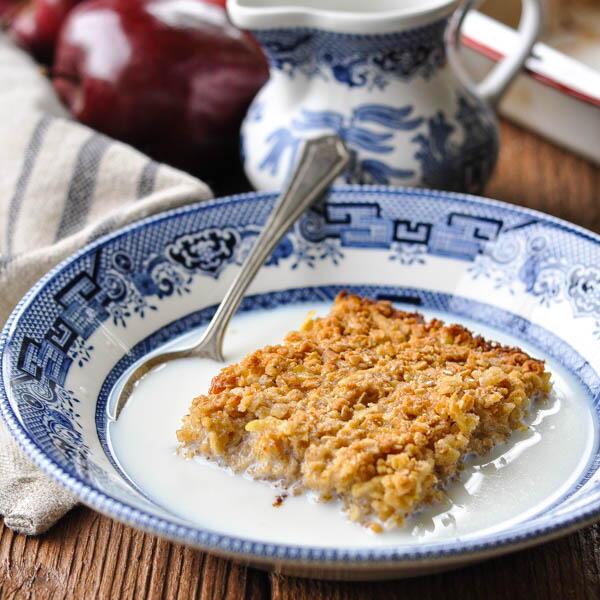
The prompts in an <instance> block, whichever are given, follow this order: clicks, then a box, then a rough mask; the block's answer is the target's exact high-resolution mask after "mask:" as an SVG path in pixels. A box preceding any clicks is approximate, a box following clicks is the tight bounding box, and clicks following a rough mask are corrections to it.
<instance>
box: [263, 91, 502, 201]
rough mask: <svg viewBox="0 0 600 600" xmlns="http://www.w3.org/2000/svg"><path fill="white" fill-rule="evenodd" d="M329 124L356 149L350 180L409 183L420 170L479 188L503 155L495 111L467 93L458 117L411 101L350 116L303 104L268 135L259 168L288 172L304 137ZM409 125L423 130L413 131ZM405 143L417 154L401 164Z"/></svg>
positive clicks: (430, 178) (434, 178)
mask: <svg viewBox="0 0 600 600" xmlns="http://www.w3.org/2000/svg"><path fill="white" fill-rule="evenodd" d="M417 131H418V133H417ZM323 132H335V133H337V134H338V135H339V136H340V137H341V138H342V139H343V140H344V141H345V142H346V145H347V146H348V148H349V149H350V150H351V152H352V163H351V166H350V168H349V169H348V170H347V171H346V172H345V173H344V175H343V179H344V181H345V183H362V184H381V185H391V184H398V183H399V182H404V183H409V182H411V181H412V180H413V179H414V178H415V177H416V176H417V171H418V170H420V178H421V179H422V181H423V183H424V184H425V185H427V186H429V187H444V188H446V189H448V190H453V191H455V190H468V191H478V190H480V189H481V188H482V187H483V185H484V184H485V182H486V181H487V180H488V178H489V177H490V175H491V172H492V170H493V168H494V165H495V163H496V159H497V155H498V138H497V135H496V129H495V121H494V119H493V117H491V116H490V113H489V111H488V110H486V109H485V107H484V106H482V105H481V104H479V103H477V102H474V101H472V100H470V99H468V98H467V96H463V95H461V96H459V97H458V109H457V111H456V114H455V115H454V118H451V119H449V118H448V117H447V116H446V114H445V113H444V112H443V111H438V112H437V113H436V114H435V115H434V116H433V117H424V116H419V115H418V114H416V111H415V107H414V106H411V105H407V106H402V107H398V108H396V107H392V106H386V105H383V104H364V105H360V106H358V107H356V108H354V109H353V110H352V113H351V115H350V116H349V117H348V118H346V117H345V116H344V115H343V114H342V113H340V112H337V111H334V110H323V111H313V110H307V109H302V110H301V111H300V113H299V115H298V116H297V117H296V118H294V119H293V120H292V122H291V124H290V126H289V127H280V128H278V129H276V130H274V131H272V132H271V133H269V134H268V135H267V136H266V147H267V150H266V154H265V156H264V157H263V158H262V160H261V162H260V163H259V165H258V168H259V170H260V171H266V172H267V173H268V174H269V175H271V176H277V175H279V174H281V173H282V172H284V173H285V174H286V175H287V174H288V173H289V171H290V169H291V168H292V166H293V165H294V164H295V162H296V159H297V155H298V150H299V148H300V146H301V143H302V141H303V139H305V138H306V137H309V136H310V135H316V134H318V133H323ZM406 132H415V134H414V135H413V136H412V137H408V138H407V137H406ZM400 144H404V145H405V146H406V148H405V149H411V152H412V154H413V156H412V157H409V158H408V159H407V164H406V165H398V164H395V160H396V159H397V152H396V151H397V148H398V146H399V145H400ZM411 159H412V160H411ZM415 160H416V161H417V164H414V161H415Z"/></svg>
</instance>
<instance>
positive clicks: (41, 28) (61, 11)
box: [10, 0, 81, 63]
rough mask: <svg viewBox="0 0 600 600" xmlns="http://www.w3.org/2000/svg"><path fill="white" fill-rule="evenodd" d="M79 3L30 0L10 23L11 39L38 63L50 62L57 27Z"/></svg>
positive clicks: (61, 0) (57, 0) (57, 30)
mask: <svg viewBox="0 0 600 600" xmlns="http://www.w3.org/2000/svg"><path fill="white" fill-rule="evenodd" d="M79 2H81V0H33V1H32V2H30V3H29V4H28V6H27V7H26V8H25V9H24V10H22V11H21V12H20V13H19V14H18V15H17V17H16V18H15V19H14V21H13V22H12V25H11V27H10V33H11V37H12V38H13V39H14V40H15V41H16V42H17V43H18V44H19V45H20V46H23V48H25V49H27V50H28V51H29V52H30V53H31V54H33V56H35V57H36V58H37V59H38V60H40V61H42V62H45V63H50V62H51V61H52V56H53V54H54V45H55V43H56V38H57V37H58V34H59V32H60V28H61V26H62V24H63V22H64V20H65V19H66V17H67V15H68V14H69V12H70V10H71V9H72V8H73V7H74V6H75V5H76V4H79Z"/></svg>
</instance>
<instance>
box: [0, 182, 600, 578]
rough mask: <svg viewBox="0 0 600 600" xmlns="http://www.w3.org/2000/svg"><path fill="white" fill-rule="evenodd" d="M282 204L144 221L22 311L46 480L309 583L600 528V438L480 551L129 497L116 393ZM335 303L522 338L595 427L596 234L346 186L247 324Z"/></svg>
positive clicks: (80, 261)
mask: <svg viewBox="0 0 600 600" xmlns="http://www.w3.org/2000/svg"><path fill="white" fill-rule="evenodd" d="M273 198H274V195H273V194H267V193H264V194H248V195H243V196H236V197H231V198H225V199H222V200H215V201H212V202H207V203H204V204H200V205H195V206H190V207H188V208H184V209H179V210H175V211H172V212H168V213H165V214H161V215H158V216H156V217H154V218H151V219H148V220H145V221H142V222H140V223H138V224H135V225H132V226H130V227H128V228H126V229H123V230H121V231H119V232H117V233H115V234H113V235H110V236H108V237H105V238H103V239H101V240H99V241H97V242H95V243H93V244H91V245H90V246H88V247H86V248H84V249H83V250H82V251H80V252H79V253H77V254H76V255H74V256H73V257H72V258H70V259H69V260H67V261H65V262H63V263H62V264H61V265H59V266H58V267H57V268H55V269H54V270H52V271H51V272H50V273H48V275H47V276H46V277H44V278H43V279H42V280H41V281H40V282H39V283H38V284H37V285H36V286H35V287H34V288H33V289H32V290H31V291H30V292H29V293H28V294H27V295H26V296H25V298H23V300H22V301H21V302H20V303H19V305H18V306H17V307H16V309H15V310H14V312H13V314H12V315H11V317H10V319H9V321H8V323H7V324H6V327H5V328H4V331H3V333H2V337H1V341H0V349H1V361H2V385H1V386H0V402H1V409H2V415H3V417H4V419H5V421H6V423H7V424H8V427H9V428H10V430H11V432H12V434H13V435H14V437H15V438H16V439H17V440H18V442H19V443H20V444H21V446H22V447H23V449H24V450H25V452H26V453H27V454H28V455H29V456H30V457H31V458H32V459H33V460H34V461H35V463H36V464H37V465H39V467H41V468H42V469H43V470H44V471H46V472H47V473H48V474H49V475H51V476H52V477H54V478H55V479H56V480H58V481H59V482H60V483H62V484H63V485H64V486H65V487H66V488H68V489H69V490H70V491H72V492H73V493H74V494H75V495H77V496H78V497H79V498H80V499H81V501H82V502H84V503H86V504H88V505H89V506H91V507H93V508H95V509H97V510H98V511H100V512H102V513H105V514H107V515H109V516H111V517H114V518H115V519H118V520H120V521H123V522H125V523H128V524H130V525H133V526H135V527H138V528H140V529H143V530H145V531H148V532H151V533H154V534H157V535H160V536H164V537H166V538H169V539H172V540H175V541H178V542H182V543H185V544H189V545H192V546H196V547H199V548H202V549H204V550H208V551H210V552H214V553H216V554H219V555H222V556H227V557H230V558H234V559H238V560H241V561H244V562H247V563H249V564H253V565H256V566H260V567H266V568H276V569H279V570H281V571H284V572H287V573H296V574H301V575H309V576H320V577H333V578H349V579H350V578H354V579H361V578H362V579H369V578H385V577H400V576H406V575H415V574H419V573H424V572H428V571H434V570H439V569H443V568H449V567H452V566H457V565H459V564H465V563H467V562H470V561H474V560H480V559H483V558H487V557H490V556H493V555H497V554H500V553H503V552H507V551H509V550H514V549H516V548H523V547H526V546H529V545H532V544H534V543H539V542H541V541H543V540H547V539H550V538H553V537H556V536H558V535H563V534H565V533H567V532H569V531H572V530H574V529H576V528H578V527H582V526H583V525H585V524H588V523H590V522H592V521H594V520H595V519H597V518H598V515H599V513H600V471H599V469H598V467H599V464H600V463H599V461H598V457H599V456H600V455H599V454H598V441H597V436H596V438H595V439H594V440H593V443H592V444H591V445H592V446H593V448H592V450H591V454H590V460H589V461H588V462H587V466H586V467H585V468H584V469H582V472H581V474H580V476H579V477H578V480H577V481H576V482H575V484H574V485H573V486H572V487H571V489H570V490H568V492H567V493H565V494H564V495H563V497H562V498H561V499H560V500H559V501H557V502H555V503H554V504H553V505H552V506H550V507H547V508H546V509H545V510H543V511H541V512H540V513H539V514H534V515H533V516H528V518H527V519H523V520H521V521H519V520H517V522H512V523H511V524H509V525H507V526H506V527H504V528H501V529H500V530H496V531H494V532H492V533H488V534H485V535H483V534H482V535H475V536H470V537H469V538H468V539H447V540H441V541H440V540H438V541H426V542H419V543H417V542H415V543H412V544H404V545H397V546H393V547H376V546H373V547H367V548H344V547H340V546H337V545H336V544H335V541H329V540H327V541H326V542H325V544H326V545H324V546H322V547H307V546H300V545H298V544H296V545H295V544H294V543H290V544H278V543H268V542H265V541H261V540H260V539H244V538H242V537H235V536H232V535H226V534H224V533H223V532H219V531H213V530H204V529H202V528H199V527H197V526H194V525H193V524H190V523H189V522H185V521H183V520H182V519H180V518H177V517H176V516H175V515H172V514H170V513H169V512H168V511H167V510H165V509H163V508H162V507H160V506H158V505H157V504H155V503H153V502H152V501H151V500H149V499H147V498H146V497H144V496H143V495H142V494H140V493H139V492H138V491H137V490H136V489H135V488H134V487H132V486H131V485H130V484H129V482H128V480H127V478H126V477H124V476H123V475H122V473H121V472H120V470H119V469H118V467H117V466H116V463H115V460H114V459H113V457H112V456H111V453H110V449H109V444H108V441H107V406H106V403H107V399H108V397H109V392H110V390H111V387H112V386H113V385H114V382H115V381H116V380H117V379H118V377H119V376H120V375H121V374H122V373H123V372H124V371H125V370H126V369H127V368H128V367H130V365H131V364H133V363H134V362H135V361H137V360H139V359H140V358H141V357H143V356H144V355H145V354H147V353H148V352H150V351H152V350H154V349H156V348H157V347H158V346H160V345H162V344H165V343H167V342H169V341H171V340H173V339H175V338H177V337H178V336H180V335H182V334H183V333H185V332H187V331H189V330H190V328H193V327H197V326H199V325H202V324H203V323H205V322H206V321H207V320H208V319H209V318H210V316H211V314H212V311H213V310H214V306H215V305H216V304H217V303H218V301H219V299H220V298H221V297H222V295H223V294H224V290H225V289H226V287H227V285H228V282H229V281H230V280H231V274H232V273H231V272H232V271H235V269H236V268H237V265H239V264H240V262H241V261H242V260H243V258H244V256H245V255H246V253H247V251H248V248H249V246H250V245H251V244H252V242H253V240H254V238H255V237H256V235H257V232H258V231H259V229H260V226H261V224H262V223H264V221H265V219H266V217H267V215H268V213H269V210H270V207H271V205H272V202H273ZM340 289H349V290H351V291H354V292H358V293H362V294H364V295H367V296H370V297H378V298H382V297H383V298H391V299H392V300H397V301H400V302H409V303H410V304H412V305H413V306H418V307H422V308H423V309H435V310H438V311H443V312H444V313H446V314H448V315H449V318H452V316H453V315H454V316H456V317H461V316H463V317H464V316H467V317H468V318H469V319H471V320H474V321H476V322H480V323H484V324H487V325H492V326H494V327H496V328H498V329H501V330H502V331H506V332H508V333H510V334H511V335H513V336H515V337H516V338H518V339H519V340H523V342H526V343H528V344H530V345H532V346H534V347H536V348H538V349H540V351H543V353H544V354H545V355H546V356H549V357H552V358H553V359H554V360H555V361H557V362H558V363H559V364H560V365H561V366H562V367H564V369H566V370H567V371H568V372H569V373H570V374H571V375H572V376H573V377H574V378H575V379H576V380H577V382H578V385H580V387H581V388H582V390H584V395H586V396H587V398H586V400H585V401H586V402H588V403H589V409H590V414H593V416H594V419H595V420H596V424H597V422H598V411H599V409H598V401H599V400H600V237H599V236H597V235H594V234H593V233H590V232H589V231H585V230H583V229H580V228H578V227H576V226H574V225H571V224H569V223H566V222H563V221H560V220H558V219H554V218H552V217H549V216H547V215H544V214H541V213H537V212H533V211H531V210H527V209H523V208H519V207H515V206H510V205H506V204H502V203H499V202H495V201H491V200H486V199H483V198H477V197H473V196H464V195H458V194H451V193H444V192H432V191H417V190H394V189H390V188H376V187H358V186H356V187H344V188H338V189H336V190H335V191H334V192H333V193H332V194H331V196H330V198H329V199H328V201H327V202H326V203H324V204H323V205H321V206H319V207H317V208H315V209H314V210H312V211H310V212H309V213H308V214H306V215H304V216H303V217H302V218H301V219H300V220H299V221H298V222H297V223H296V225H295V226H294V227H293V228H292V230H291V231H290V232H289V233H288V234H287V236H286V237H285V238H284V240H283V241H282V242H281V243H280V245H279V247H278V248H277V250H276V251H275V252H274V253H273V255H272V257H271V258H270V260H269V262H268V264H267V265H266V266H265V267H264V269H263V270H262V271H261V274H260V276H259V278H258V279H257V281H256V282H255V285H254V287H253V291H252V295H250V296H249V297H247V298H246V299H245V301H244V303H243V306H242V310H244V311H251V310H255V309H264V308H272V307H276V306H280V305H282V304H287V303H298V302H309V303H310V302H313V303H314V302H315V301H319V302H322V301H324V300H325V301H328V300H331V299H332V298H333V297H334V296H335V294H336V293H337V292H338V291H339V290H340ZM115 341H116V343H115ZM82 382H83V383H84V384H83V383H82ZM593 429H594V430H597V427H594V428H593Z"/></svg>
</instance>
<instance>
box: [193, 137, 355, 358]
mask: <svg viewBox="0 0 600 600" xmlns="http://www.w3.org/2000/svg"><path fill="white" fill-rule="evenodd" d="M349 162H350V153H349V152H348V150H347V149H346V147H345V145H344V143H343V142H342V140H341V139H340V138H339V137H338V136H337V135H325V136H322V137H317V138H313V139H309V140H307V141H306V142H305V143H304V146H303V148H302V151H301V153H300V158H299V160H298V163H297V165H296V167H295V169H294V172H293V174H292V176H291V178H290V181H289V183H288V185H287V187H286V189H285V190H284V192H283V193H282V194H281V196H280V197H279V198H278V199H277V201H276V203H275V206H274V208H273V212H272V213H271V216H270V217H269V219H268V221H267V223H266V224H265V226H264V228H263V230H262V232H261V234H260V235H259V236H258V239H257V240H256V242H255V244H254V246H253V248H252V251H251V252H250V254H249V255H248V257H247V258H246V260H245V261H244V264H243V266H242V268H241V270H240V272H239V273H238V275H237V277H236V278H235V280H234V281H233V283H232V284H231V287H230V288H229V290H228V291H227V293H226V294H225V297H224V298H223V300H222V301H221V304H220V305H219V308H218V310H217V312H216V313H215V315H214V317H213V318H212V320H211V322H210V324H209V326H208V328H207V329H206V332H205V334H204V336H203V338H202V340H201V342H200V343H199V345H198V350H200V349H201V350H202V354H203V355H204V356H211V357H212V358H213V359H215V360H217V361H220V362H223V360H224V358H223V350H222V348H223V337H224V335H225V330H226V328H227V325H229V321H230V320H231V318H232V317H233V315H234V314H235V313H236V311H237V309H238V307H239V305H240V302H241V301H242V299H243V298H244V295H245V293H246V290H247V289H248V286H249V285H250V284H251V283H252V281H253V280H254V277H255V275H256V273H257V272H258V271H259V269H260V268H261V267H262V265H263V264H264V263H265V261H266V260H267V258H268V257H269V256H270V255H271V253H272V252H273V250H274V249H275V248H276V247H277V244H279V242H280V241H281V239H282V238H283V236H284V235H285V234H286V233H287V231H288V230H289V228H290V227H291V226H292V225H293V224H294V223H295V222H296V220H297V219H298V218H299V217H300V216H301V215H302V213H304V212H305V211H306V210H307V209H308V208H309V207H310V206H311V205H312V204H313V203H314V202H315V201H316V200H317V199H318V198H320V197H321V196H322V195H323V194H324V193H325V192H326V191H327V190H328V189H329V186H330V185H331V184H332V183H333V181H334V180H335V179H336V178H337V177H338V176H339V175H340V174H341V173H342V172H343V171H344V169H345V168H346V167H347V166H348V164H349Z"/></svg>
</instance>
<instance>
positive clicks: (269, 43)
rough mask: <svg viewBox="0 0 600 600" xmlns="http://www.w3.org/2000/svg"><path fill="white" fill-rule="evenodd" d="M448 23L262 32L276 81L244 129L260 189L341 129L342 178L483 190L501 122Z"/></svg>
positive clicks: (276, 182) (274, 183) (273, 184)
mask: <svg viewBox="0 0 600 600" xmlns="http://www.w3.org/2000/svg"><path fill="white" fill-rule="evenodd" d="M447 24H448V19H447V18H446V17H444V18H438V19H437V20H434V21H433V22H430V23H428V24H425V25H423V26H420V27H415V28H412V29H404V30H400V31H392V32H384V33H372V32H369V33H365V34H357V33H342V32H339V31H330V30H326V29H318V28H316V29H306V28H296V27H292V26H291V27H289V28H273V29H269V28H266V29H260V30H257V31H255V32H254V33H255V35H256V37H257V39H258V41H259V42H260V44H261V45H262V47H263V49H264V50H265V53H266V54H267V56H268V58H269V62H270V65H271V78H270V80H269V82H268V83H267V84H266V86H265V87H264V88H263V90H261V92H260V93H259V95H258V97H257V98H256V100H255V102H254V104H253V105H252V106H251V108H250V110H249V112H248V115H247V117H246V120H245V121H244V125H243V128H242V139H243V143H242V156H243V160H244V164H245V168H246V172H247V174H248V177H249V179H250V181H251V182H252V183H253V185H254V187H255V188H257V189H263V190H272V189H277V188H280V187H282V185H283V183H284V182H285V180H286V178H287V177H288V175H289V173H290V170H291V168H292V166H293V165H294V164H295V161H296V159H297V156H298V149H299V147H300V145H301V143H302V141H303V140H304V139H305V138H307V137H310V136H315V135H319V134H323V133H331V132H335V133H337V134H338V135H339V136H340V137H341V138H342V139H344V141H345V142H346V143H347V145H348V147H349V148H350V150H351V151H352V154H353V161H352V166H351V167H350V169H348V171H347V172H346V173H344V174H343V175H342V176H341V177H340V179H339V181H340V182H343V183H365V184H380V185H394V186H398V185H400V186H406V185H411V186H422V187H431V188H441V189H446V190H451V191H464V192H475V193H477V192H480V191H482V190H483V187H484V186H485V184H486V182H487V181H488V179H489V177H490V176H491V173H492V171H493V168H494V166H495V164H496V160H497V155H498V132H497V123H496V119H495V117H494V115H493V112H492V111H491V109H490V108H489V106H488V105H487V104H486V103H485V101H484V100H483V99H481V98H479V97H477V95H476V94H475V93H473V92H472V91H471V90H470V88H468V87H467V86H465V85H464V84H463V83H462V81H461V80H460V78H459V77H458V76H457V74H456V73H454V71H453V68H452V65H451V64H450V62H449V61H448V56H447V49H446V41H445V33H446V28H447Z"/></svg>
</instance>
